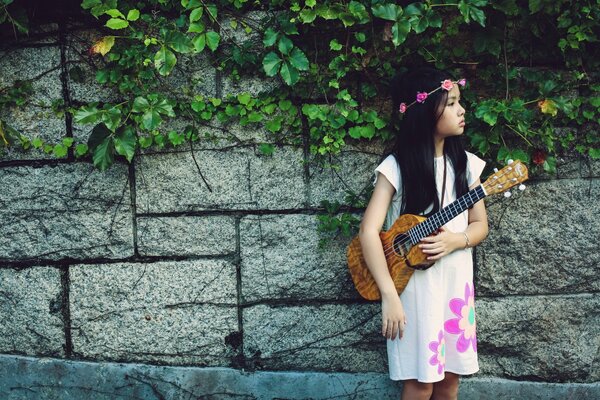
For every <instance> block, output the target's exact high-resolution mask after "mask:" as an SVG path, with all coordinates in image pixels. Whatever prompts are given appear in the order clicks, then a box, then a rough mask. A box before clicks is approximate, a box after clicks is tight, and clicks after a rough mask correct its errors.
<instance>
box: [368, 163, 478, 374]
mask: <svg viewBox="0 0 600 400" xmlns="http://www.w3.org/2000/svg"><path fill="white" fill-rule="evenodd" d="M443 160H444V158H443V157H438V158H435V166H436V168H435V171H436V185H437V190H438V197H439V198H440V199H441V188H442V182H443V174H444V167H443V165H442V163H443ZM484 166H485V162H484V161H483V160H481V159H480V158H478V157H477V156H475V155H474V154H471V153H469V152H467V183H468V185H469V186H471V185H472V184H473V183H475V182H476V181H477V179H479V175H480V174H481V172H482V171H483V167H484ZM379 173H381V174H383V175H385V177H386V178H387V179H388V180H389V181H390V183H391V184H392V185H393V186H394V188H395V189H396V194H395V195H394V197H393V198H392V203H391V204H390V208H389V210H388V213H387V216H386V220H385V223H384V227H383V228H384V230H387V229H389V227H390V226H391V224H392V223H393V222H394V221H395V220H396V218H397V217H398V216H399V215H400V210H401V200H402V193H401V190H402V185H401V179H402V178H401V174H400V168H399V166H398V163H397V162H396V159H395V157H394V156H393V155H390V156H388V157H387V158H386V159H385V160H384V161H383V162H382V163H381V164H379V166H378V167H377V168H376V169H375V181H374V182H373V185H375V183H376V182H377V177H378V176H379V175H378V174H379ZM446 174H447V177H446V193H445V195H444V206H446V205H448V204H450V203H451V202H452V201H454V200H456V191H455V190H454V171H453V169H452V165H451V163H450V160H449V159H448V160H447V172H446ZM467 225H468V211H464V212H463V213H461V214H460V215H458V216H457V217H456V218H454V219H453V220H452V221H450V222H448V223H447V224H446V225H444V227H445V228H446V229H448V230H450V231H452V232H464V231H465V229H466V228H467ZM400 300H401V301H402V305H403V307H404V312H405V314H406V321H407V324H406V328H405V331H404V336H403V337H402V339H398V338H397V337H396V338H395V339H394V340H390V339H388V340H387V354H388V364H389V373H390V378H391V379H392V380H405V379H417V380H418V381H419V382H438V381H441V380H442V379H444V372H445V371H449V372H453V373H455V374H459V375H469V374H473V373H475V372H477V371H478V370H479V363H478V361H477V339H476V334H475V327H476V324H475V308H474V288H473V258H472V254H471V249H470V248H469V249H464V250H456V251H454V252H453V253H451V254H448V255H447V256H444V257H442V258H441V259H439V260H438V261H437V262H436V263H435V264H434V265H433V266H432V267H430V268H429V269H427V270H424V271H415V272H414V273H413V275H412V276H411V278H410V280H409V281H408V284H407V286H406V288H405V289H404V291H403V292H402V294H401V295H400Z"/></svg>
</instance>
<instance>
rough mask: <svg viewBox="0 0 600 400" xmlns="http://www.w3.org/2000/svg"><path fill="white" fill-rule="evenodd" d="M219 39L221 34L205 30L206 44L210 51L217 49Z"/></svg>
mask: <svg viewBox="0 0 600 400" xmlns="http://www.w3.org/2000/svg"><path fill="white" fill-rule="evenodd" d="M220 40H221V36H219V34H218V33H217V32H213V31H209V32H206V45H207V46H208V48H209V49H211V50H212V51H215V50H217V47H219V41H220Z"/></svg>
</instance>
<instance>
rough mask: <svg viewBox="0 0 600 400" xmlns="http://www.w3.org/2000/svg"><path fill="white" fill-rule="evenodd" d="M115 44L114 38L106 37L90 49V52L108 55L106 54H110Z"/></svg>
mask: <svg viewBox="0 0 600 400" xmlns="http://www.w3.org/2000/svg"><path fill="white" fill-rule="evenodd" d="M114 44H115V37H114V36H104V37H103V38H101V39H100V40H98V41H97V42H96V43H94V45H93V46H92V48H91V49H90V52H92V53H94V54H97V53H100V54H102V55H103V56H104V55H106V53H108V52H109V51H110V49H112V47H113V45H114Z"/></svg>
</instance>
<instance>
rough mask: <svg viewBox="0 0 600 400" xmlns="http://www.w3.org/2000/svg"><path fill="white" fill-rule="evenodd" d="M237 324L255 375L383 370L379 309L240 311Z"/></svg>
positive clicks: (384, 358)
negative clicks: (267, 371) (259, 371)
mask: <svg viewBox="0 0 600 400" xmlns="http://www.w3.org/2000/svg"><path fill="white" fill-rule="evenodd" d="M243 320H244V354H245V356H246V357H247V363H248V364H249V365H251V366H252V367H255V368H257V369H270V370H284V369H293V370H317V371H324V370H326V371H351V372H360V371H370V372H383V371H386V370H387V356H386V349H385V339H384V338H383V337H382V336H381V333H379V332H378V330H379V329H380V324H381V305H380V304H379V303H372V304H360V305H358V304H353V305H335V304H327V305H319V306H282V307H271V306H266V305H257V306H253V307H249V308H246V309H244V311H243Z"/></svg>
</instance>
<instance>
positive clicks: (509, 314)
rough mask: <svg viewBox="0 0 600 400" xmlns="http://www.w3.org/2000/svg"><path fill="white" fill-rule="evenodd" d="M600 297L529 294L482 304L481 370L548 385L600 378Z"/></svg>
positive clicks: (479, 309) (479, 329) (479, 304)
mask: <svg viewBox="0 0 600 400" xmlns="http://www.w3.org/2000/svg"><path fill="white" fill-rule="evenodd" d="M599 306H600V296H598V294H585V295H573V296H560V297H559V296H527V297H520V296H518V297H517V296H514V297H507V298H479V299H478V300H477V304H476V308H477V315H478V319H477V336H478V338H477V339H478V347H477V350H478V352H479V355H480V357H481V372H482V373H483V374H490V375H494V376H496V377H505V378H511V379H518V380H525V379H527V380H535V381H546V382H570V381H575V382H594V381H597V380H598V376H600V367H599V365H600V364H599V363H598V361H599V355H598V348H600V313H599V312H598V309H599Z"/></svg>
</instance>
